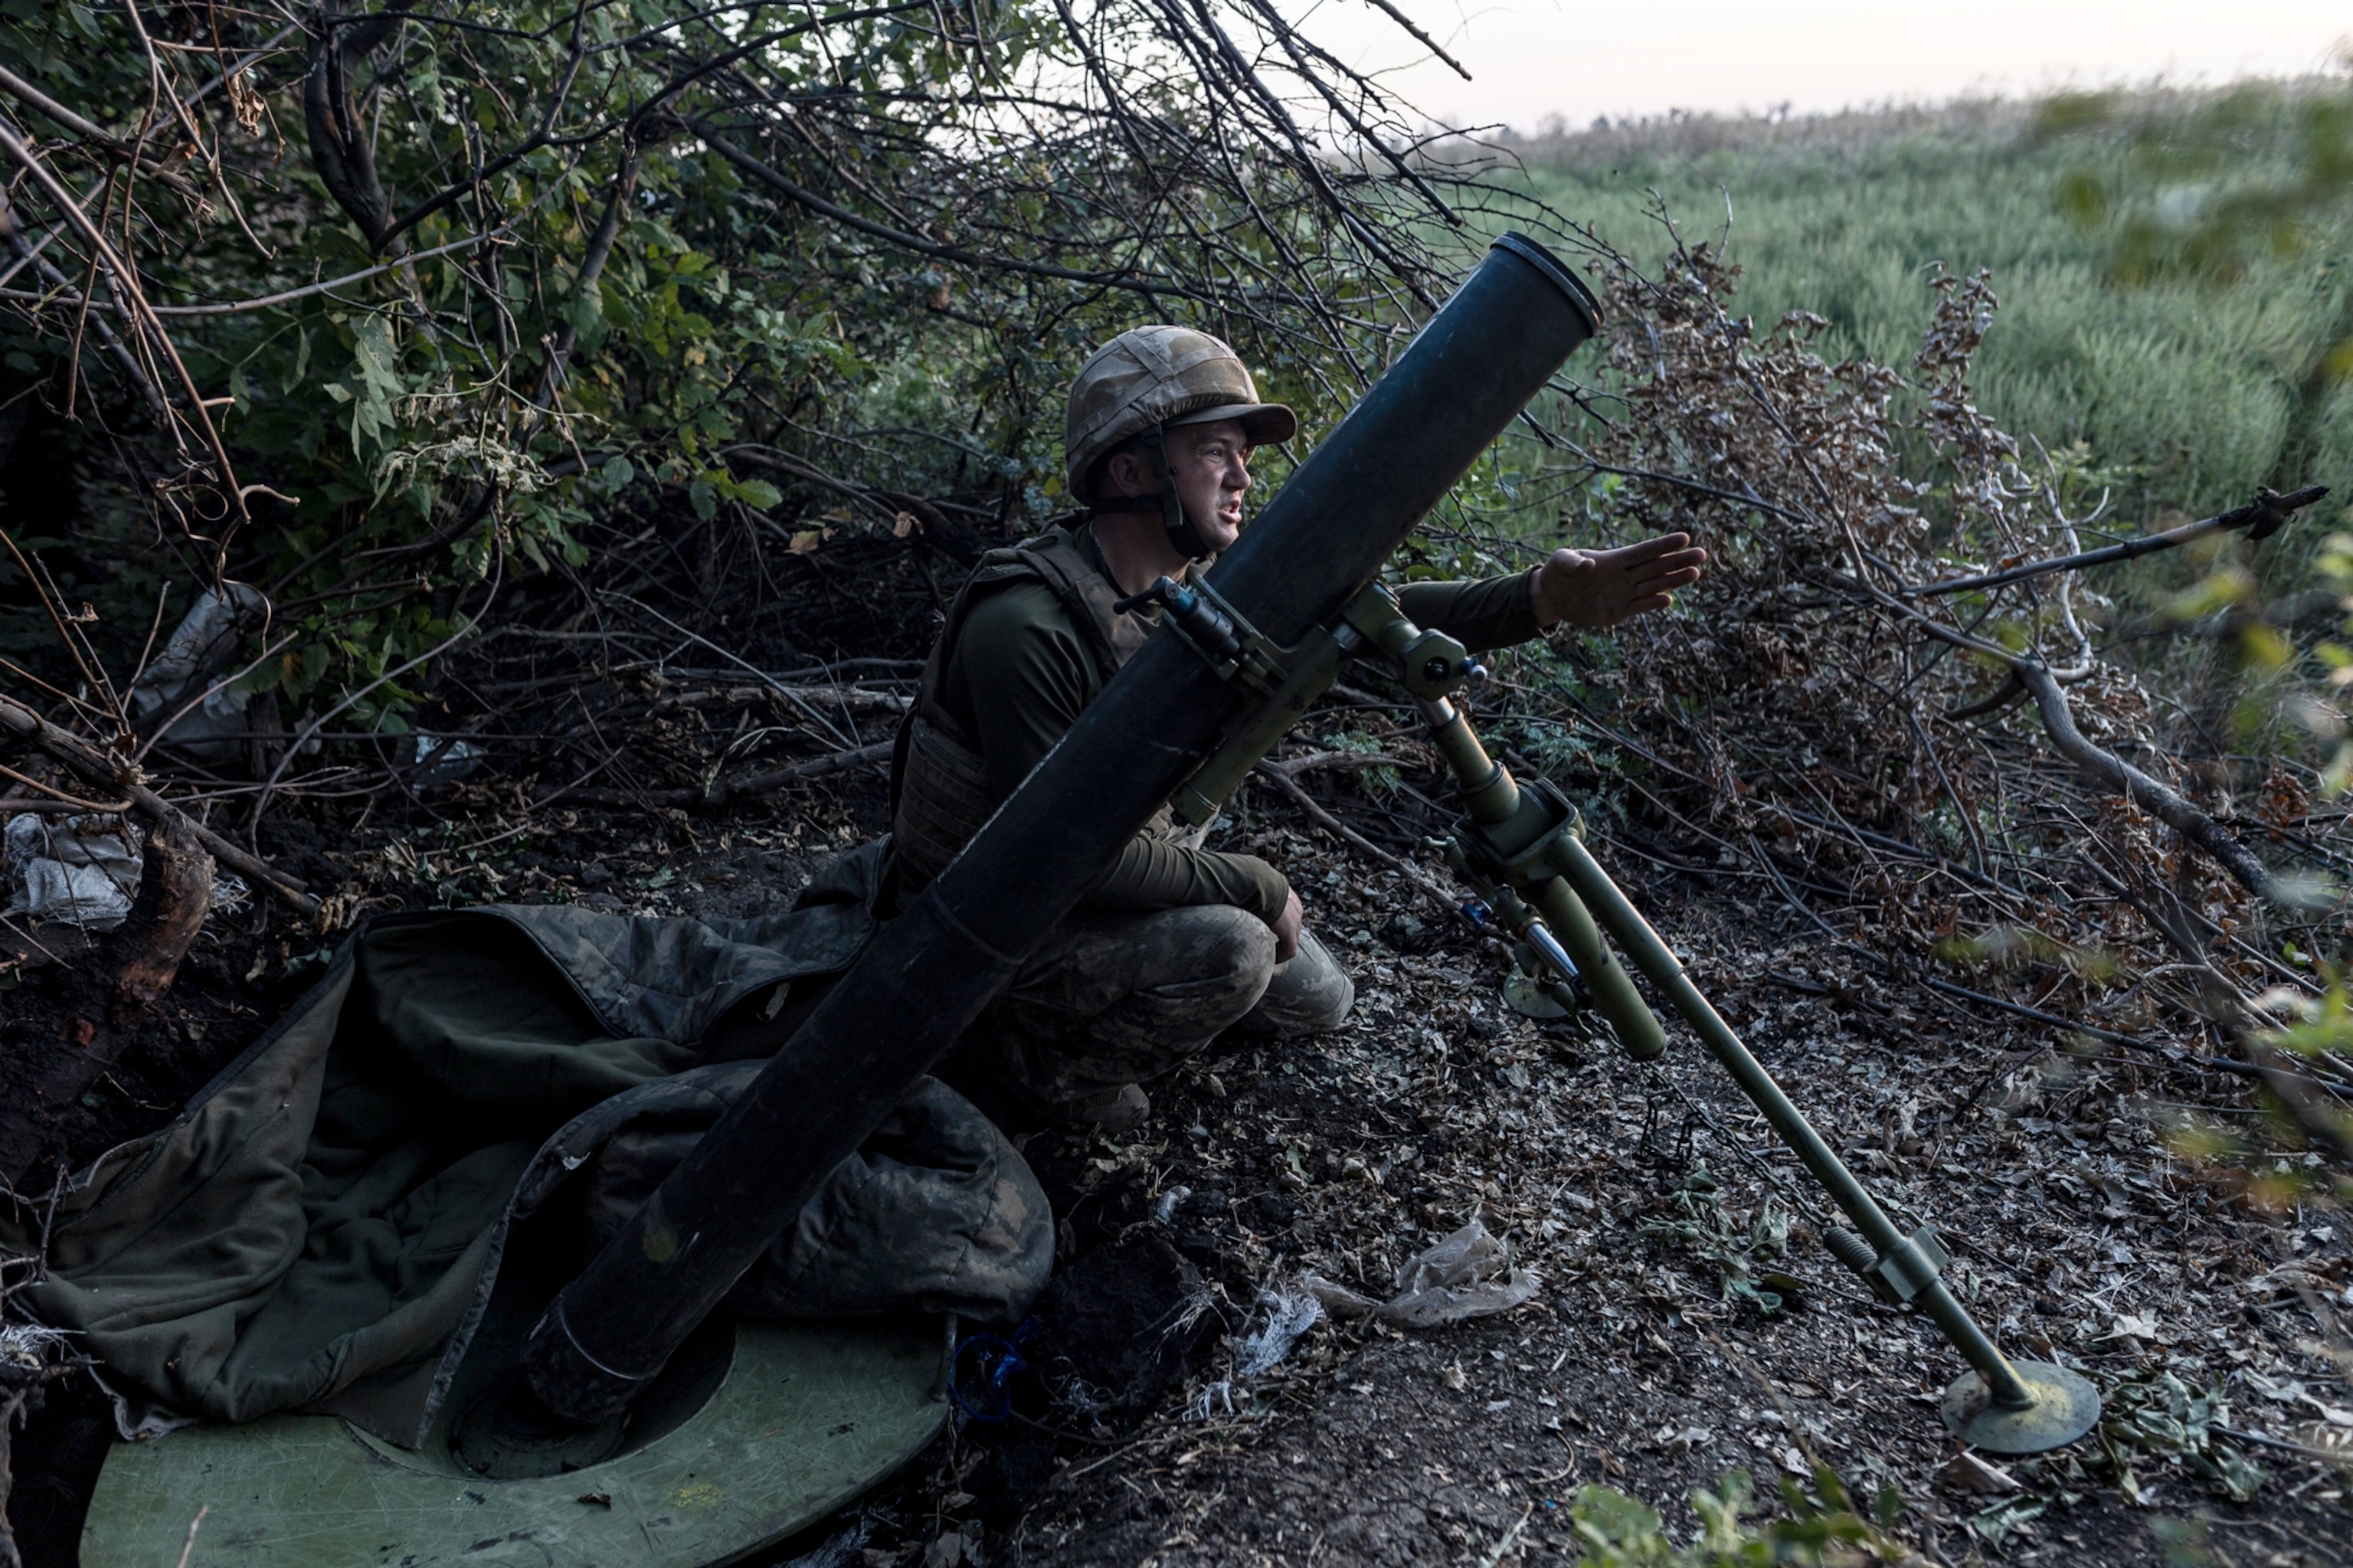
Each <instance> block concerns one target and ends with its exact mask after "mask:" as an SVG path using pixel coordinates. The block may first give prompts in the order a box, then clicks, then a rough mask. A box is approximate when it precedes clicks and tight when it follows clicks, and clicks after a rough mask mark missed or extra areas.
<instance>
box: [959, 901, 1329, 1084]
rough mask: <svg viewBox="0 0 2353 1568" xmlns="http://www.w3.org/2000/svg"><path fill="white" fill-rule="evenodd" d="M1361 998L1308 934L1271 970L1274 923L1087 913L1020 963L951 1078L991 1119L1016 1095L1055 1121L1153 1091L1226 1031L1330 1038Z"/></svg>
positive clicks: (1226, 912) (1236, 917) (1195, 909)
mask: <svg viewBox="0 0 2353 1568" xmlns="http://www.w3.org/2000/svg"><path fill="white" fill-rule="evenodd" d="M1355 1001H1356V987H1355V985H1354V984H1353V983H1352V982H1351V981H1350V980H1349V979H1348V976H1347V972H1346V971H1345V969H1341V967H1340V965H1339V962H1338V960H1336V959H1334V958H1333V957H1332V954H1331V952H1330V950H1329V949H1328V948H1325V947H1324V944H1323V943H1322V942H1321V941H1319V940H1318V939H1317V938H1316V936H1315V934H1314V932H1313V931H1302V932H1301V933H1300V938H1299V951H1298V953H1297V954H1296V955H1295V956H1294V957H1293V958H1292V959H1290V960H1289V961H1287V962H1284V963H1277V962H1275V960H1274V933H1273V932H1272V931H1271V930H1270V929H1268V927H1267V925H1266V922H1265V921H1263V920H1261V919H1260V918H1259V917H1258V916H1255V915H1252V914H1250V913H1248V912H1247V911H1245V910H1241V909H1237V908H1234V907H1232V906H1229V905H1223V904H1210V905H1197V906H1191V907H1187V908H1182V909H1161V910H1155V911H1154V912H1152V913H1150V914H1145V915H1101V914H1087V913H1081V914H1076V915H1073V916H1071V917H1070V918H1069V919H1067V920H1065V921H1063V922H1062V924H1061V925H1060V926H1059V927H1056V928H1055V930H1054V933H1053V935H1052V936H1050V937H1049V938H1047V940H1046V943H1045V945H1044V946H1043V947H1041V948H1039V949H1038V951H1037V952H1036V953H1035V954H1033V955H1032V956H1031V957H1030V959H1029V962H1028V963H1026V964H1024V965H1022V967H1021V969H1020V971H1019V972H1018V974H1016V975H1015V976H1014V978H1013V983H1012V985H1011V986H1010V987H1008V989H1007V991H1005V993H1004V994H1003V995H1002V996H1000V997H998V998H997V1001H994V1002H992V1003H990V1004H989V1007H988V1010H987V1012H984V1013H983V1014H982V1015H981V1017H980V1018H979V1020H978V1021H977V1022H975V1024H974V1025H973V1028H972V1031H971V1033H969V1034H968V1035H967V1036H966V1038H965V1042H964V1044H962V1045H960V1046H959V1047H958V1049H957V1051H956V1052H955V1055H954V1057H953V1058H952V1063H953V1065H952V1066H951V1067H950V1068H948V1069H945V1070H944V1072H943V1076H945V1077H947V1078H948V1079H949V1081H951V1082H953V1083H955V1084H956V1085H957V1086H958V1087H960V1088H963V1089H964V1090H965V1092H966V1093H967V1094H971V1095H973V1097H975V1098H976V1099H977V1100H979V1101H980V1103H981V1104H982V1106H983V1107H984V1108H987V1109H995V1108H996V1107H993V1106H991V1105H990V1101H991V1100H998V1101H1000V1103H1001V1100H1002V1091H1004V1090H1011V1091H1013V1094H1014V1097H1016V1098H1017V1099H1018V1100H1020V1101H1022V1102H1026V1105H1025V1108H1026V1109H1028V1110H1029V1111H1030V1112H1031V1113H1032V1114H1035V1113H1036V1112H1039V1111H1043V1112H1047V1113H1049V1114H1050V1113H1051V1111H1052V1109H1053V1107H1057V1106H1060V1105H1066V1104H1068V1103H1070V1102H1071V1101H1074V1100H1078V1099H1082V1098H1083V1097H1086V1096H1088V1095H1091V1094H1094V1093H1096V1092H1098V1091H1100V1090H1103V1089H1111V1088H1117V1087H1119V1086H1122V1085H1124V1084H1136V1083H1148V1082H1149V1081H1151V1080H1152V1079H1154V1078H1156V1077H1159V1076H1160V1075H1162V1074H1164V1073H1166V1072H1169V1071H1170V1070H1172V1069H1173V1068H1175V1067H1176V1065H1177V1064H1179V1063H1180V1062H1183V1061H1184V1060H1185V1059H1186V1058H1187V1057H1188V1056H1190V1055H1192V1054H1194V1053H1195V1052H1197V1051H1198V1050H1200V1049H1201V1048H1202V1047H1203V1046H1204V1045H1207V1044H1208V1043H1209V1042H1210V1041H1212V1040H1214V1039H1216V1038H1217V1037H1218V1036H1219V1034H1222V1033H1225V1032H1226V1031H1227V1030H1228V1029H1237V1030H1239V1031H1240V1032H1241V1033H1245V1034H1250V1035H1255V1036H1257V1037H1260V1038H1262V1039H1288V1038H1291V1037H1293V1036H1295V1035H1302V1034H1314V1033H1322V1032H1323V1031H1324V1030H1327V1029H1336V1028H1338V1027H1339V1025H1340V1022H1341V1021H1342V1020H1344V1019H1345V1018H1346V1017H1347V1015H1348V1009H1349V1008H1350V1007H1351V1006H1352V1005H1354V1004H1355ZM989 1090H997V1091H999V1093H994V1094H993V1093H989V1092H988V1091H989Z"/></svg>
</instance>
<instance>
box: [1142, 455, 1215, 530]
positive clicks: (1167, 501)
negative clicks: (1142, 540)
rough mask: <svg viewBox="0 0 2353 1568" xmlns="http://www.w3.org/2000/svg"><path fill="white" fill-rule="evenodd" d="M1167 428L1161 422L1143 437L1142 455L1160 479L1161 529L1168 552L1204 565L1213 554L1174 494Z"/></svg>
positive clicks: (1173, 478)
mask: <svg viewBox="0 0 2353 1568" xmlns="http://www.w3.org/2000/svg"><path fill="white" fill-rule="evenodd" d="M1167 435H1168V426H1167V425H1166V423H1165V422H1164V423H1161V424H1157V425H1155V426H1153V427H1152V429H1150V430H1149V431H1148V432H1146V433H1145V437H1144V451H1145V456H1146V457H1148V458H1149V459H1151V461H1152V469H1153V471H1154V472H1155V473H1156V474H1158V475H1159V476H1160V526H1161V528H1162V530H1163V531H1164V532H1166V534H1167V535H1168V543H1169V546H1170V547H1171V548H1173V549H1174V550H1176V553H1177V554H1178V555H1180V556H1184V557H1185V558H1186V559H1187V560H1188V561H1206V560H1208V558H1209V556H1212V555H1214V554H1215V553H1216V552H1215V551H1213V550H1211V549H1210V548H1209V544H1208V540H1206V539H1204V538H1202V537H1201V531H1200V530H1199V529H1198V528H1196V527H1194V526H1193V520H1192V519H1191V518H1190V517H1187V515H1185V503H1184V501H1183V500H1182V499H1180V498H1179V497H1178V495H1177V493H1176V469H1175V468H1174V467H1172V466H1171V465H1170V463H1169V461H1168V441H1167Z"/></svg>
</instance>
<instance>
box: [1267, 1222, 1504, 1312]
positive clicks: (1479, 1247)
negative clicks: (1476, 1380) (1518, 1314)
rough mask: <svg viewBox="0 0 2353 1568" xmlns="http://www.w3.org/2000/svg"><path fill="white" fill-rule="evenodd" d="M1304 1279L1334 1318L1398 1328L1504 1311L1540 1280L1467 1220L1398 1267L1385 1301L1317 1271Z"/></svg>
mask: <svg viewBox="0 0 2353 1568" xmlns="http://www.w3.org/2000/svg"><path fill="white" fill-rule="evenodd" d="M1304 1283H1305V1285H1306V1287H1307V1288H1308V1289H1309V1290H1310V1291H1311V1292H1313V1293H1314V1297H1315V1298H1316V1300H1318V1301H1320V1302H1322V1303H1323V1304H1324V1311H1326V1312H1328V1313H1330V1314H1331V1315H1332V1316H1333V1317H1335V1318H1363V1317H1374V1318H1378V1319H1380V1320H1381V1321H1382V1322H1384V1323H1388V1324H1392V1325H1394V1326H1396V1327H1398V1328H1400V1329H1435V1328H1439V1327H1440V1326H1441V1325H1443V1324H1447V1323H1461V1322H1464V1321H1467V1320H1468V1319H1472V1318H1492V1317H1493V1316H1494V1315H1495V1314H1496V1313H1499V1312H1508V1311H1510V1310H1511V1309H1512V1308H1514V1307H1517V1306H1520V1305H1522V1304H1523V1303H1525V1301H1526V1300H1527V1299H1528V1298H1530V1297H1532V1296H1534V1295H1535V1293H1536V1287H1537V1286H1538V1285H1539V1284H1540V1283H1542V1281H1541V1280H1540V1279H1539V1278H1538V1277H1537V1276H1536V1275H1535V1274H1534V1273H1533V1272H1531V1271H1529V1270H1527V1269H1525V1268H1521V1267H1519V1266H1516V1265H1514V1263H1513V1262H1512V1247H1511V1244H1510V1243H1509V1242H1506V1241H1504V1239H1503V1238H1502V1237H1501V1236H1497V1235H1493V1234H1490V1233H1489V1231H1488V1229H1487V1227H1486V1225H1485V1224H1483V1223H1482V1222H1481V1221H1479V1220H1476V1219H1473V1220H1472V1222H1471V1223H1470V1224H1467V1225H1464V1226H1463V1227H1462V1228H1461V1230H1459V1231H1456V1232H1455V1233H1454V1234H1451V1235H1450V1236H1448V1237H1446V1238H1445V1239H1444V1240H1442V1241H1440V1242H1439V1243H1437V1244H1436V1245H1433V1246H1431V1247H1430V1248H1429V1249H1428V1250H1427V1251H1425V1252H1421V1253H1419V1254H1417V1255H1415V1256H1414V1257H1412V1258H1411V1259H1409V1261H1408V1262H1407V1264H1406V1266H1404V1267H1403V1268H1401V1269H1399V1270H1398V1277H1397V1287H1396V1294H1394V1295H1392V1296H1391V1297H1390V1298H1388V1300H1387V1301H1376V1300H1374V1299H1373V1298H1371V1297H1369V1296H1366V1295H1363V1294H1361V1293H1360V1292H1358V1291H1355V1290H1351V1289H1350V1288H1348V1287H1346V1286H1345V1285H1342V1284H1339V1283H1337V1282H1336V1281H1334V1280H1329V1279H1325V1278H1324V1277H1322V1276H1321V1275H1314V1274H1311V1275H1308V1276H1307V1277H1306V1278H1305V1281H1304Z"/></svg>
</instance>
